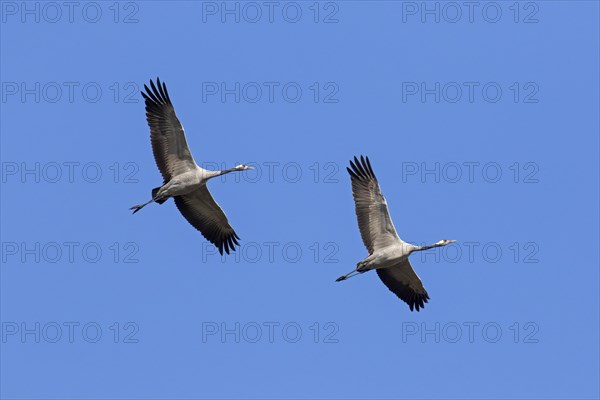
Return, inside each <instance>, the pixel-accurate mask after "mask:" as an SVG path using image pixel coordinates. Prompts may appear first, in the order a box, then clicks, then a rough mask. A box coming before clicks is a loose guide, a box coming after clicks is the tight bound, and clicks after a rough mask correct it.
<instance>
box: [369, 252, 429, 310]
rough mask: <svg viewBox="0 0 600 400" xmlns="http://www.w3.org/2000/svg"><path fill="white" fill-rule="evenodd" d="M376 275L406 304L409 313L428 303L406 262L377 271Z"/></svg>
mask: <svg viewBox="0 0 600 400" xmlns="http://www.w3.org/2000/svg"><path fill="white" fill-rule="evenodd" d="M377 275H379V278H380V279H381V280H382V281H383V283H384V284H385V286H387V287H388V289H390V291H391V292H392V293H394V294H395V295H396V296H398V297H399V298H400V299H401V300H403V301H404V302H405V303H406V304H408V306H409V307H410V311H413V309H415V308H416V310H417V311H419V309H420V308H424V306H425V304H424V303H427V302H428V300H429V294H427V291H426V290H425V288H424V287H423V283H422V282H421V279H419V276H418V275H417V273H416V272H415V271H414V270H413V268H412V266H411V265H410V262H409V261H408V260H406V261H404V262H402V263H401V264H400V265H397V266H394V267H388V268H380V269H377Z"/></svg>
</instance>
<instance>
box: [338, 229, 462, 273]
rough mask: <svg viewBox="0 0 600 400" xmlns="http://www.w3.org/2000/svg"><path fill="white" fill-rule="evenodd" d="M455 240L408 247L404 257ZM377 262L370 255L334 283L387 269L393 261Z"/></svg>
mask: <svg viewBox="0 0 600 400" xmlns="http://www.w3.org/2000/svg"><path fill="white" fill-rule="evenodd" d="M455 242H456V240H448V239H444V240H440V241H439V242H437V243H434V244H432V245H429V246H413V245H410V244H409V245H408V246H410V247H409V250H408V254H406V255H405V256H404V257H408V256H409V255H410V254H411V253H413V252H415V251H423V250H429V249H433V248H435V247H441V246H446V245H449V244H451V243H455ZM377 261H378V260H377V259H376V258H374V257H373V256H372V255H371V256H369V257H367V258H365V259H364V260H362V261H360V262H359V263H358V264H356V268H355V269H354V270H352V271H350V272H348V273H347V274H346V275H342V276H340V277H339V278H337V279H336V280H335V281H336V282H340V281H345V280H346V279H349V278H352V277H353V276H356V275H359V274H362V273H364V272H367V271H369V270H372V269H377V268H387V267H388V266H389V265H393V264H394V263H393V262H390V261H393V260H391V259H387V260H385V261H384V260H381V261H382V262H377Z"/></svg>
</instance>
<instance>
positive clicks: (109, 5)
mask: <svg viewBox="0 0 600 400" xmlns="http://www.w3.org/2000/svg"><path fill="white" fill-rule="evenodd" d="M141 4H142V3H141V2H138V1H2V2H0V20H1V21H2V23H3V24H17V23H18V24H61V23H62V24H81V23H84V24H97V23H101V22H112V23H115V24H137V23H139V22H140V19H139V18H140V15H141V13H140V5H141Z"/></svg>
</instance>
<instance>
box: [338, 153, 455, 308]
mask: <svg viewBox="0 0 600 400" xmlns="http://www.w3.org/2000/svg"><path fill="white" fill-rule="evenodd" d="M350 167H351V168H347V170H348V173H349V174H350V178H351V181H352V196H353V198H354V204H355V208H356V216H357V218H358V227H359V230H360V234H361V237H362V239H363V243H364V244H365V247H366V248H367V250H368V251H369V256H368V257H367V258H365V259H364V260H362V261H360V262H359V263H358V264H356V268H355V269H354V270H353V271H351V272H349V273H347V274H346V275H342V276H340V277H339V278H338V279H337V280H336V281H337V282H339V281H343V280H346V279H348V278H351V277H353V276H355V275H358V274H362V273H364V272H367V271H370V270H373V269H374V270H376V271H377V275H379V278H380V279H381V280H382V281H383V283H384V284H385V285H386V286H387V287H388V289H390V291H392V292H393V293H394V294H396V295H397V296H398V297H399V298H400V299H401V300H403V301H404V302H406V303H407V304H408V306H409V307H410V310H411V311H412V310H413V309H414V308H416V310H417V311H419V309H420V308H423V307H424V303H427V301H428V300H429V294H428V293H427V291H426V290H425V288H424V287H423V284H422V283H421V279H420V278H419V276H418V275H417V274H416V273H415V271H414V270H413V268H412V266H411V265H410V262H409V260H408V257H409V256H410V255H411V254H412V253H414V252H415V251H423V250H428V249H432V248H434V247H440V246H446V245H448V244H450V243H454V242H455V240H440V241H439V242H437V243H434V244H432V245H429V246H416V245H413V244H410V243H407V242H405V241H403V240H402V239H400V237H399V236H398V233H397V232H396V228H395V227H394V224H393V222H392V219H391V217H390V214H389V210H388V207H387V202H386V200H385V197H383V194H382V193H381V189H380V187H379V183H378V182H377V178H376V177H375V173H374V172H373V168H372V167H371V162H370V161H369V158H368V157H367V158H366V159H365V158H364V157H362V156H361V158H360V160H358V159H357V158H356V157H354V162H352V161H350Z"/></svg>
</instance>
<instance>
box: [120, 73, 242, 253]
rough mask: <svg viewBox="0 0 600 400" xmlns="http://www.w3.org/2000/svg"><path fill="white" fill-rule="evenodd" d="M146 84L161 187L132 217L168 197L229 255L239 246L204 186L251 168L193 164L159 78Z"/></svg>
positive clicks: (144, 94) (182, 133) (182, 132)
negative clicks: (218, 167)
mask: <svg viewBox="0 0 600 400" xmlns="http://www.w3.org/2000/svg"><path fill="white" fill-rule="evenodd" d="M156 82H157V85H156V86H155V85H154V82H153V81H150V87H151V88H152V89H150V88H148V86H146V85H144V88H145V89H146V92H145V93H144V92H142V96H143V97H144V100H145V104H146V119H147V121H148V125H149V126H150V141H151V143H152V152H153V153H154V160H155V161H156V165H157V166H158V169H159V170H160V173H161V174H162V176H163V184H162V185H161V186H159V187H157V188H154V189H152V198H151V199H150V200H149V201H147V202H146V203H143V204H139V205H135V206H133V207H131V208H130V209H131V210H133V213H134V214H135V213H136V212H138V211H139V210H141V209H142V208H144V207H145V206H146V205H148V204H150V203H152V202H156V203H158V204H162V203H164V202H165V201H167V200H168V199H170V198H173V199H175V205H176V206H177V208H178V209H179V211H180V212H181V214H182V215H183V216H184V217H185V219H187V220H188V222H189V223H190V224H191V225H192V226H193V227H194V228H196V229H197V230H199V231H200V233H202V235H203V236H204V237H205V238H206V239H208V240H209V241H210V242H211V243H213V244H214V245H215V246H216V247H217V248H218V249H219V252H220V253H221V254H223V250H224V251H225V252H226V253H227V254H229V251H230V250H234V249H235V246H236V245H239V242H238V239H239V236H238V235H237V234H236V233H235V231H234V230H233V228H232V227H231V225H229V221H228V220H227V217H226V216H225V213H224V212H223V210H222V209H221V207H219V205H218V204H217V202H216V201H215V200H214V199H213V198H212V196H211V194H210V192H209V191H208V188H207V187H206V183H207V182H208V181H209V180H210V179H212V178H215V177H217V176H221V175H224V174H228V173H230V172H235V171H245V170H248V169H252V168H251V167H249V166H247V165H243V164H241V165H238V166H236V167H234V168H230V169H226V170H222V171H209V170H207V169H204V168H201V167H199V166H198V164H196V162H195V161H194V158H193V157H192V153H191V152H190V149H189V147H188V144H187V140H186V137H185V132H184V130H183V126H182V125H181V123H180V122H179V119H178V118H177V115H176V114H175V108H174V107H173V104H172V103H171V99H170V98H169V93H168V92H167V87H166V85H165V84H164V82H163V83H162V84H161V82H160V79H157V80H156Z"/></svg>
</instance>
